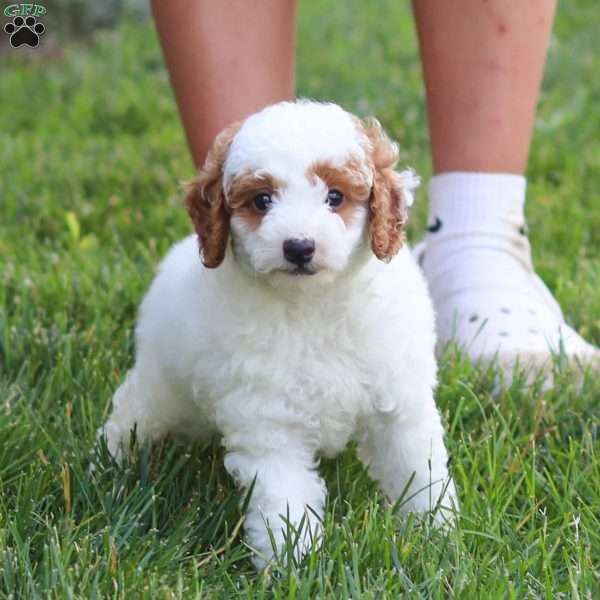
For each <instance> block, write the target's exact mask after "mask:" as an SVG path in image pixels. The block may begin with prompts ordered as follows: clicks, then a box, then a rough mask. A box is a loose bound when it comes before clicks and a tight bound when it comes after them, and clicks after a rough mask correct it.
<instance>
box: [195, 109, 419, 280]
mask: <svg viewBox="0 0 600 600" xmlns="http://www.w3.org/2000/svg"><path fill="white" fill-rule="evenodd" d="M397 159H398V149H397V146H396V145H395V144H393V143H392V142H391V141H390V140H389V138H388V137H387V136H386V135H385V133H384V132H383V130H382V128H381V126H380V125H379V123H378V122H377V121H376V120H374V119H373V120H370V121H366V122H364V123H363V122H362V121H360V120H359V119H358V118H356V117H354V116H352V115H350V114H349V113H347V112H345V111H344V110H342V109H341V108H340V107H338V106H336V105H333V104H321V103H316V102H308V101H299V102H295V103H292V102H282V103H279V104H275V105H272V106H270V107H267V108H265V109H264V110H262V111H261V112H259V113H256V114H254V115H252V116H250V117H248V119H246V120H245V121H244V122H243V123H237V124H234V125H231V126H230V127H228V128H227V129H225V130H224V131H223V132H221V133H220V134H219V136H217V138H216V140H215V142H214V145H213V147H212V149H211V151H210V152H209V154H208V157H207V159H206V162H205V164H204V166H203V168H202V170H201V171H200V173H199V175H198V177H197V178H196V180H194V181H193V182H192V183H191V184H190V185H189V189H188V194H187V197H186V206H187V209H188V212H189V214H190V216H191V218H192V221H193V222H194V226H195V229H196V232H197V234H198V237H199V240H200V248H201V254H202V260H203V262H204V265H205V266H207V267H217V266H218V265H219V264H220V263H221V262H222V261H223V258H224V256H225V252H226V249H227V245H228V238H229V237H231V241H232V244H231V246H232V250H233V254H234V256H235V259H236V261H237V262H238V263H240V264H241V265H242V266H243V267H244V268H246V269H248V270H250V271H252V272H254V273H258V274H264V275H272V276H274V277H278V278H279V277H287V278H291V277H293V276H308V275H313V276H315V277H316V278H317V279H323V280H326V279H329V280H331V279H332V278H335V276H336V275H337V274H339V273H341V272H343V271H344V270H345V269H346V268H347V267H348V266H349V265H351V264H352V263H353V262H354V261H355V260H358V256H359V255H360V254H361V252H360V251H361V249H364V248H365V247H366V244H367V241H368V240H370V247H371V249H372V251H373V253H374V254H375V256H377V258H379V259H381V260H385V261H388V260H390V259H391V258H392V257H393V256H394V255H395V254H396V253H397V252H398V250H399V249H400V247H401V245H402V243H403V239H404V238H403V226H404V224H405V222H406V218H407V214H406V209H407V207H408V206H409V205H410V204H411V203H412V193H411V192H412V190H413V189H414V187H416V185H418V179H417V178H416V177H415V176H414V175H413V173H412V172H411V171H405V172H403V173H396V172H395V171H394V170H393V168H394V166H395V164H396V161H397ZM299 279H302V277H300V278H299Z"/></svg>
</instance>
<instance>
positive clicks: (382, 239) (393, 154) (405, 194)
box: [363, 119, 419, 262]
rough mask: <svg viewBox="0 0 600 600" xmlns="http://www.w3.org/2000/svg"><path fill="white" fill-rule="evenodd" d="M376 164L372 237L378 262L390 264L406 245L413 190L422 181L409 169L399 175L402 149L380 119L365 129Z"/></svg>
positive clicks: (370, 213)
mask: <svg viewBox="0 0 600 600" xmlns="http://www.w3.org/2000/svg"><path fill="white" fill-rule="evenodd" d="M363 127H364V131H365V134H366V136H367V138H368V140H369V151H370V154H371V161H372V164H373V171H374V176H373V189H372V191H371V198H370V200H369V236H370V238H371V248H372V249H373V253H374V254H375V256H376V257H377V258H379V259H380V260H383V261H386V262H388V261H390V260H391V259H392V258H393V257H394V256H395V255H396V254H397V253H398V251H399V250H400V248H401V247H402V244H403V243H404V239H405V235H404V225H405V224H406V221H407V220H408V210H407V209H408V207H409V206H411V205H412V203H413V201H414V197H413V190H414V189H415V188H416V187H417V186H418V185H419V177H418V176H417V175H416V174H415V172H414V171H412V170H410V169H408V170H406V171H402V172H400V173H397V172H396V171H394V167H395V166H396V163H397V162H398V146H397V144H395V143H393V142H392V141H391V140H390V139H389V137H388V136H387V135H386V133H385V132H384V131H383V129H382V127H381V125H380V124H379V122H378V121H377V120H376V119H370V120H367V121H366V122H365V123H364V125H363Z"/></svg>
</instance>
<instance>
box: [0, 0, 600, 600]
mask: <svg viewBox="0 0 600 600" xmlns="http://www.w3.org/2000/svg"><path fill="white" fill-rule="evenodd" d="M382 4H383V3H382ZM385 6H386V8H385V11H384V13H382V12H381V11H380V10H379V6H378V10H375V8H374V7H372V3H365V2H358V1H357V0H354V1H352V2H344V3H341V2H340V3H333V2H325V1H324V0H320V1H317V2H304V3H302V5H301V10H300V22H299V46H300V48H299V93H300V94H301V95H305V96H310V97H315V98H319V99H330V100H335V101H338V102H340V103H342V104H343V105H344V106H346V107H347V108H348V109H350V110H353V111H355V112H358V113H359V114H362V115H366V114H370V113H374V114H376V115H377V116H379V118H380V119H381V120H382V122H383V123H384V125H385V126H386V127H387V128H388V129H389V130H390V132H391V133H392V134H393V136H394V137H396V138H397V139H399V140H400V141H401V143H402V146H403V156H404V160H406V161H407V162H410V164H412V165H414V166H415V167H416V168H417V169H418V170H419V171H420V172H421V173H422V174H424V175H427V174H428V173H429V170H430V167H429V162H428V146H427V143H428V142H427V131H426V124H425V113H424V102H423V91H422V86H421V79H420V70H419V63H418V59H417V50H416V43H415V35H414V32H413V31H412V26H411V20H410V13H409V11H408V8H407V6H405V5H404V4H402V3H399V2H393V1H392V0H389V1H387V2H386V3H385ZM599 27H600V9H599V8H597V7H596V6H595V4H594V3H592V2H588V1H584V0H580V1H579V2H576V1H572V2H568V3H567V2H565V3H563V4H562V5H561V10H560V12H559V17H558V22H557V26H556V30H555V35H554V38H553V43H552V48H551V53H550V60H549V65H548V72H547V77H546V83H545V86H544V91H543V95H542V100H541V106H540V111H539V116H538V120H537V128H536V137H535V142H534V145H533V148H532V155H531V163H530V169H529V177H530V182H531V183H530V191H529V196H530V201H529V204H528V216H529V220H530V226H531V237H532V240H533V245H534V248H535V259H536V263H537V265H538V267H539V270H540V272H541V273H542V275H543V276H544V278H545V279H546V281H547V282H548V283H549V285H550V286H551V287H552V289H553V291H554V292H555V294H556V295H557V297H558V299H559V300H560V302H561V303H562V305H563V307H564V309H565V312H566V315H567V317H568V320H569V321H570V322H571V323H573V324H574V325H575V326H576V327H577V328H578V329H579V330H580V331H581V332H582V333H584V334H585V335H586V336H587V337H588V338H590V339H591V340H593V341H595V342H596V343H600V320H599V316H600V266H599V263H598V258H597V257H598V252H599V251H600V202H599V200H600V135H599V134H600V77H599V76H598V73H599V72H600V38H599V36H598V33H597V32H598V28H599ZM63 47H64V53H62V54H57V53H53V54H51V55H43V54H42V53H35V52H33V53H31V54H30V57H29V58H24V54H23V53H21V52H18V51H14V52H12V53H10V54H2V55H1V59H2V62H3V63H4V64H3V68H2V77H0V98H2V101H1V102H2V105H1V106H2V110H1V111H0V173H1V174H2V176H1V178H0V186H1V187H0V597H2V598H21V597H23V598H48V597H50V598H70V597H73V598H99V597H114V598H127V599H130V598H191V597H195V596H197V597H205V598H227V597H234V596H237V595H240V596H242V597H248V598H259V597H274V598H315V597H323V598H325V597H329V598H350V597H352V598H359V597H360V598H397V597H399V596H400V594H402V593H405V594H407V597H415V598H418V597H447V596H456V597H461V598H470V597H485V598H488V597H490V598H492V597H493V598H507V597H509V598H522V597H547V598H557V597H565V598H566V597H573V598H577V597H581V598H586V597H590V598H591V597H598V594H599V593H600V462H599V459H600V456H599V454H600V447H599V443H598V426H599V423H600V419H599V417H598V414H599V412H598V402H599V398H600V379H598V378H597V377H596V378H595V379H594V378H589V379H587V380H586V381H585V383H584V387H583V389H582V390H581V391H577V389H576V387H575V385H574V383H573V380H572V378H571V377H570V376H569V375H568V374H563V375H561V376H560V377H559V381H558V384H557V387H556V389H555V390H553V391H551V392H545V393H544V392H542V391H541V389H540V386H529V387H528V386H525V385H522V384H520V383H519V381H518V380H517V381H516V382H515V383H514V384H513V385H512V387H511V388H508V389H505V390H504V391H502V392H501V394H500V395H499V396H498V397H492V395H491V392H492V389H493V380H494V377H493V373H490V372H485V371H481V370H475V369H473V368H471V366H470V365H469V364H468V363H467V361H465V360H463V359H462V358H461V357H460V355H459V354H458V353H456V352H452V351H450V352H448V353H447V354H446V355H445V356H444V357H443V359H442V360H441V363H440V368H441V382H440V386H439V390H438V394H437V397H438V402H439V406H440V407H441V410H442V411H443V414H444V419H445V422H446V424H447V429H448V445H449V449H450V452H451V454H452V457H453V462H452V469H453V473H454V475H455V478H456V483H457V487H458V489H459V491H460V497H461V503H462V516H461V519H460V523H459V526H458V528H457V529H456V530H455V531H451V532H449V533H447V534H444V533H441V532H439V531H433V530H431V529H430V528H429V527H428V526H427V525H426V524H423V523H420V522H419V521H417V520H415V519H413V518H408V519H400V518H399V517H398V516H397V515H396V514H395V513H394V510H393V509H391V508H390V507H388V506H386V504H385V503H384V502H383V501H382V499H381V497H380V496H379V495H378V493H377V491H376V488H375V486H374V485H373V484H372V483H371V482H370V481H369V479H368V478H367V476H366V474H365V473H364V471H363V470H362V468H361V467H360V465H359V463H358V462H357V460H356V458H355V457H354V455H353V453H352V451H351V450H349V451H348V452H346V453H345V454H344V455H343V456H341V457H340V458H339V459H338V460H335V461H324V462H323V465H322V469H323V472H324V473H325V476H326V479H327V483H328V487H329V490H330V495H329V503H328V509H327V516H326V521H325V529H326V537H325V543H324V546H323V548H322V549H321V550H320V551H319V552H315V553H313V554H311V555H310V556H309V557H308V558H307V560H306V561H305V562H304V563H303V564H301V565H299V566H290V567H288V568H283V567H274V568H272V569H271V570H269V571H267V572H265V573H261V574H256V573H255V572H254V570H253V569H252V567H251V564H250V561H249V551H248V550H247V548H246V547H245V546H244V545H243V542H242V539H241V535H240V528H239V523H240V519H241V517H242V511H241V509H240V507H239V503H240V500H241V498H240V496H239V495H238V494H237V493H236V491H235V489H234V487H233V485H232V482H231V480H230V479H229V478H228V477H227V476H226V474H225V471H224V469H223V456H222V452H221V450H220V449H219V448H218V446H216V445H215V446H214V447H210V448H206V447H186V446H178V445H175V444H173V443H169V442H165V443H164V444H162V445H160V446H155V447H153V448H152V449H148V448H142V449H141V450H140V451H139V452H138V453H137V454H136V456H135V458H134V459H133V460H132V462H131V463H129V464H127V465H126V466H125V467H122V468H119V467H117V466H115V465H113V464H111V462H110V461H109V460H108V459H107V458H106V457H104V459H103V461H102V464H103V468H102V469H100V470H99V472H98V473H97V474H96V475H95V476H93V477H92V476H90V475H89V474H88V471H87V468H88V462H89V452H90V449H91V448H92V446H93V444H94V436H95V430H96V428H97V427H98V426H99V425H100V424H101V423H102V421H103V419H104V417H105V416H106V413H107V410H108V408H109V402H110V397H111V394H112V392H113V391H114V389H115V388H116V386H117V385H118V384H119V382H120V380H121V379H122V377H123V375H124V373H125V371H126V370H127V368H128V367H129V366H130V365H131V363H132V356H133V347H132V335H131V334H132V327H133V323H134V318H135V311H136V307H137V305H138V303H139V301H140V299H141V297H142V294H143V292H144V290H145V288H146V286H147V285H148V283H149V282H150V280H151V278H152V274H153V269H154V266H155V265H156V263H157V262H158V260H159V259H160V257H161V256H162V255H163V253H164V252H165V251H166V249H167V248H168V247H169V245H170V244H171V243H172V242H173V241H174V240H177V239H179V238H180V237H182V236H183V235H185V234H186V233H187V232H189V231H190V226H189V223H188V221H187V217H186V215H185V213H184V211H183V210H182V208H181V194H180V191H179V188H178V182H179V181H180V180H183V179H186V178H189V177H190V175H191V174H192V166H191V162H190V159H189V157H188V153H187V149H186V147H185V144H184V141H183V135H182V132H181V129H180V125H179V122H178V118H177V114H176V110H175V106H174V102H173V99H172V96H171V92H170V89H169V85H168V80H167V76H166V73H165V70H164V67H163V65H162V59H161V56H160V52H159V49H158V45H157V42H156V39H155V36H154V32H153V30H152V27H151V24H137V25H134V24H127V23H123V24H122V25H121V26H120V27H119V28H118V29H117V30H116V31H113V32H108V33H102V34H98V35H97V36H96V37H95V38H94V39H93V41H88V42H77V43H76V44H73V45H69V44H64V45H63ZM421 196H422V193H421ZM424 211H425V202H424V198H422V197H421V201H420V202H419V205H418V207H417V209H416V212H415V214H414V215H413V217H414V219H413V226H412V230H411V235H412V236H413V239H414V238H416V237H417V236H418V231H419V228H420V227H421V226H422V224H423V220H424Z"/></svg>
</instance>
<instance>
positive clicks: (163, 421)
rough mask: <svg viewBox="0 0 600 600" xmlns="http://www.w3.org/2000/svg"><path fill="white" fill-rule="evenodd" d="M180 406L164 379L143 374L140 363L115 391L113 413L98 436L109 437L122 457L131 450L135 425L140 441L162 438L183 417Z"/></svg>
mask: <svg viewBox="0 0 600 600" xmlns="http://www.w3.org/2000/svg"><path fill="white" fill-rule="evenodd" d="M141 372H142V373H146V372H147V371H146V372H144V371H141ZM178 410H179V406H178V405H177V403H176V402H175V401H174V400H173V394H169V391H168V390H167V388H166V387H165V385H164V383H163V382H162V381H161V380H160V379H159V378H158V377H151V376H149V375H146V374H145V376H144V377H140V366H139V365H137V364H136V366H135V367H134V368H133V369H131V370H130V371H129V373H127V376H126V377H125V381H123V383H122V384H121V385H120V386H119V388H118V389H117V391H116V392H115V394H114V396H113V399H112V412H111V415H110V417H109V419H108V421H107V422H106V423H105V424H104V425H103V426H102V427H100V429H99V430H98V436H99V437H100V436H104V437H105V438H106V445H107V447H108V450H109V452H110V453H111V454H112V456H114V457H115V459H117V460H121V458H122V456H123V452H127V451H128V450H129V441H130V438H131V432H132V431H133V429H134V428H135V430H136V437H137V439H138V441H140V442H141V441H144V440H147V439H152V440H155V439H159V438H161V437H163V436H164V435H166V434H167V433H169V431H171V430H172V429H174V428H173V422H174V419H175V418H181V417H180V416H179V412H178Z"/></svg>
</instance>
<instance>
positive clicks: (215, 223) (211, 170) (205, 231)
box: [185, 123, 241, 269]
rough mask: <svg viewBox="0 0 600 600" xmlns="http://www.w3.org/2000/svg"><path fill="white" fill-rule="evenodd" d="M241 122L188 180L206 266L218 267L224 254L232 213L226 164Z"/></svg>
mask: <svg viewBox="0 0 600 600" xmlns="http://www.w3.org/2000/svg"><path fill="white" fill-rule="evenodd" d="M240 127H241V123H233V124H232V125H229V126H228V127H226V128H225V129H223V131H221V133H219V135H217V137H216V138H215V141H214V142H213V145H212V148H211V149H210V150H209V152H208V155H207V157H206V160H205V161H204V166H203V167H202V169H201V170H200V172H199V173H198V176H197V177H196V178H195V179H193V180H192V181H190V182H189V183H187V184H186V189H187V195H186V197H185V206H186V208H187V211H188V214H189V215H190V218H191V219H192V222H193V223H194V229H195V230H196V233H197V234H198V240H199V242H200V256H201V257H202V263H203V264H204V266H205V267H208V268H210V269H213V268H215V267H218V266H219V265H220V264H221V263H222V262H223V259H224V258H225V250H226V249H227V240H228V238H229V218H230V213H229V210H228V208H227V204H226V200H225V192H224V190H223V164H224V162H225V158H226V156H227V152H228V150H229V147H230V146H231V142H232V140H233V138H234V137H235V134H236V133H237V132H238V130H239V129H240Z"/></svg>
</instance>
